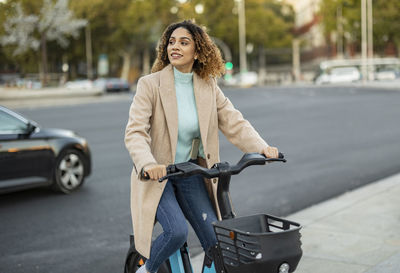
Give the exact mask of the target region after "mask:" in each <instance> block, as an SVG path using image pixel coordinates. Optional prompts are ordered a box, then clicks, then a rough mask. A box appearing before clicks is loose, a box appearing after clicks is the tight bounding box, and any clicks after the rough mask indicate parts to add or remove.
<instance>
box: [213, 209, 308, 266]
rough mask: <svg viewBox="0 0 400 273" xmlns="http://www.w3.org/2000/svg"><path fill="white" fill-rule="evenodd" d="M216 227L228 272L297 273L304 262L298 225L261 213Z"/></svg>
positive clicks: (219, 247)
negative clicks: (283, 268) (299, 264)
mask: <svg viewBox="0 0 400 273" xmlns="http://www.w3.org/2000/svg"><path fill="white" fill-rule="evenodd" d="M213 226H214V230H215V233H216V235H217V241H218V249H219V253H220V257H222V260H223V264H224V267H225V271H226V272H227V273H260V272H263V273H270V272H271V273H275V272H276V273H278V272H293V271H294V270H295V269H296V267H297V264H298V263H299V261H300V258H301V255H302V250H301V241H300V237H301V235H300V229H301V226H300V224H298V223H295V222H292V221H288V220H285V219H282V218H278V217H275V216H271V215H266V214H258V215H253V216H246V217H238V218H233V219H228V220H223V221H219V222H214V223H213ZM282 267H286V271H284V270H282ZM280 270H282V271H280Z"/></svg>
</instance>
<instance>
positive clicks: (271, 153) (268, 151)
mask: <svg viewBox="0 0 400 273" xmlns="http://www.w3.org/2000/svg"><path fill="white" fill-rule="evenodd" d="M261 153H262V154H264V155H265V156H266V157H267V158H278V157H279V151H278V148H276V147H272V146H267V147H265V148H264V149H263V150H262V152H261Z"/></svg>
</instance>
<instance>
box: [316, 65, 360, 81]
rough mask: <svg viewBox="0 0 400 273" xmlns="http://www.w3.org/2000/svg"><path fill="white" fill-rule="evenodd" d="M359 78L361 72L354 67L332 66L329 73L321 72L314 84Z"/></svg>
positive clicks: (356, 79)
mask: <svg viewBox="0 0 400 273" xmlns="http://www.w3.org/2000/svg"><path fill="white" fill-rule="evenodd" d="M360 79H361V73H360V71H359V70H358V69H357V68H356V67H337V68H333V69H332V70H331V71H330V73H329V74H325V73H324V74H321V75H320V76H319V77H318V78H317V79H316V80H315V83H316V84H328V83H350V82H356V81H359V80H360Z"/></svg>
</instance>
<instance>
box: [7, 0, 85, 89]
mask: <svg viewBox="0 0 400 273" xmlns="http://www.w3.org/2000/svg"><path fill="white" fill-rule="evenodd" d="M14 8H15V15H14V16H10V17H8V18H7V19H6V21H5V23H4V28H5V32H6V35H4V36H2V38H1V43H2V45H16V49H15V50H14V53H13V54H14V55H19V54H22V53H25V52H26V51H28V50H29V49H33V50H35V51H36V50H38V48H39V47H40V48H41V54H40V55H41V66H40V72H41V73H40V74H41V80H42V83H43V85H45V84H46V83H47V80H48V79H47V72H48V69H47V42H48V41H56V42H57V44H59V45H60V46H61V47H64V48H65V47H67V46H68V44H69V40H68V38H67V37H68V36H73V37H77V36H78V35H79V29H80V28H82V27H83V26H85V25H86V20H84V19H75V18H74V15H73V13H72V11H71V10H69V8H68V0H57V2H55V3H54V2H53V1H52V0H44V2H43V6H42V7H41V9H40V11H39V13H38V15H35V14H33V15H25V14H24V12H23V9H22V5H21V4H20V3H16V4H14Z"/></svg>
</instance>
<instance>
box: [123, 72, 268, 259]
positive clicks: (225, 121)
mask: <svg viewBox="0 0 400 273" xmlns="http://www.w3.org/2000/svg"><path fill="white" fill-rule="evenodd" d="M193 86H194V94H195V99H196V106H197V111H198V117H199V126H200V134H201V141H202V143H203V147H204V154H205V156H206V164H207V167H211V166H212V165H214V163H217V162H219V161H220V159H219V142H218V129H220V130H221V131H222V132H223V133H224V135H225V136H226V137H227V138H228V140H229V141H230V142H232V143H233V144H234V145H235V146H237V147H238V148H240V149H241V150H242V151H243V152H261V151H262V149H263V148H264V147H265V146H267V144H266V142H265V141H264V140H263V139H262V138H261V137H260V135H259V134H258V133H257V132H256V131H255V130H254V128H253V127H252V126H251V125H250V123H249V122H248V121H247V120H245V119H244V118H243V116H242V114H241V113H240V112H239V111H237V110H236V109H235V108H234V107H233V105H232V103H231V102H230V101H229V99H228V98H226V97H225V96H224V94H223V93H222V91H221V90H220V89H219V87H218V86H217V84H216V81H215V80H214V79H210V80H209V81H205V80H203V79H201V78H200V77H199V76H198V75H197V74H196V73H194V75H193ZM177 140H178V109H177V100H176V94H175V84H174V73H173V69H172V66H171V65H168V66H167V67H165V68H164V69H163V70H161V71H159V72H156V73H153V74H150V75H147V76H144V77H142V78H141V79H139V82H138V85H137V90H136V95H135V97H134V98H133V102H132V105H131V108H130V112H129V121H128V124H127V127H126V132H125V145H126V147H127V149H128V151H129V153H130V155H131V157H132V160H133V162H134V167H133V170H132V175H131V213H132V223H133V229H134V234H135V246H136V249H137V251H138V252H139V253H140V254H142V255H143V256H145V257H149V256H150V246H151V239H152V232H153V226H154V223H155V214H156V210H157V206H158V203H159V200H160V198H161V195H162V192H163V190H164V187H165V183H166V182H163V183H159V182H157V181H142V180H140V179H139V174H140V171H141V169H142V168H143V167H145V166H146V165H149V164H155V163H158V164H165V165H169V164H172V163H173V162H174V160H175V151H176V145H177ZM206 186H207V189H208V191H209V194H210V197H211V199H212V202H213V204H214V207H215V210H216V214H217V216H218V218H219V219H220V218H221V216H220V212H219V208H218V205H217V202H216V200H217V197H216V196H217V195H216V191H217V186H218V181H217V179H212V181H209V180H206Z"/></svg>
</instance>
